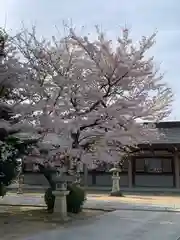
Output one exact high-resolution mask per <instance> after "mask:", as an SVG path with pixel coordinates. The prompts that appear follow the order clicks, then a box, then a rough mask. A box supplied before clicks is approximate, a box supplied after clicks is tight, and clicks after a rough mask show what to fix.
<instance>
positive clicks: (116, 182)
mask: <svg viewBox="0 0 180 240" xmlns="http://www.w3.org/2000/svg"><path fill="white" fill-rule="evenodd" d="M119 180H120V177H119V176H112V191H111V192H112V193H115V192H119V191H120V185H119Z"/></svg>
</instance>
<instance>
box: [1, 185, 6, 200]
mask: <svg viewBox="0 0 180 240" xmlns="http://www.w3.org/2000/svg"><path fill="white" fill-rule="evenodd" d="M6 191H7V189H6V186H5V185H4V184H3V183H0V196H1V197H4V196H5V195H6Z"/></svg>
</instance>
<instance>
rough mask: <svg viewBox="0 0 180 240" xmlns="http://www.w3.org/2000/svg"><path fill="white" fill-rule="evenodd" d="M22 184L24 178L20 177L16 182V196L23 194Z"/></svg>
mask: <svg viewBox="0 0 180 240" xmlns="http://www.w3.org/2000/svg"><path fill="white" fill-rule="evenodd" d="M23 183H24V176H23V175H21V176H20V177H19V180H18V190H17V194H23Z"/></svg>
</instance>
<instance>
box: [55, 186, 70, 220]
mask: <svg viewBox="0 0 180 240" xmlns="http://www.w3.org/2000/svg"><path fill="white" fill-rule="evenodd" d="M53 194H54V196H55V197H56V198H55V203H54V213H55V214H57V213H58V214H59V216H60V218H61V220H66V219H67V218H68V217H67V203H66V196H67V195H68V194H69V191H67V190H65V191H59V190H56V191H53Z"/></svg>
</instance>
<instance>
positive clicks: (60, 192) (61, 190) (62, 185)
mask: <svg viewBox="0 0 180 240" xmlns="http://www.w3.org/2000/svg"><path fill="white" fill-rule="evenodd" d="M53 180H54V182H55V183H56V188H55V190H54V191H53V192H52V193H53V194H54V196H55V203H54V213H55V214H58V218H60V219H61V220H63V221H66V220H67V219H68V216H67V202H66V197H67V195H68V194H69V191H68V190H67V182H72V181H73V180H74V177H73V176H68V175H65V174H63V173H61V175H56V176H55V178H53Z"/></svg>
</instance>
